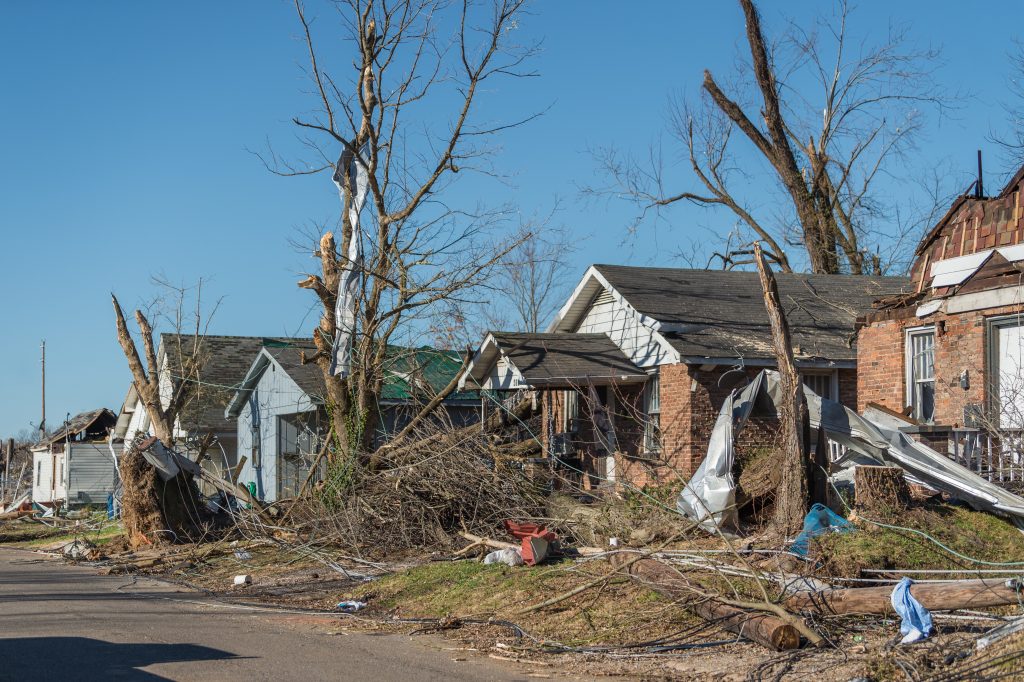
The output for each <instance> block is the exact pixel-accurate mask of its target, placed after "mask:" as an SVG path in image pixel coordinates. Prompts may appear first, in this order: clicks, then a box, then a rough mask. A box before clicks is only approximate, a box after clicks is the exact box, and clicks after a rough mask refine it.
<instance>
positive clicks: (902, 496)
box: [854, 466, 910, 513]
mask: <svg viewBox="0 0 1024 682" xmlns="http://www.w3.org/2000/svg"><path fill="white" fill-rule="evenodd" d="M854 494H855V495H856V500H857V501H856V506H857V508H858V509H863V510H865V511H871V512H882V513H885V512H891V511H898V510H901V509H906V508H907V507H908V506H909V505H910V488H908V487H907V479H906V478H905V477H904V476H903V469H900V468H899V467H885V466H858V467H857V468H855V469H854Z"/></svg>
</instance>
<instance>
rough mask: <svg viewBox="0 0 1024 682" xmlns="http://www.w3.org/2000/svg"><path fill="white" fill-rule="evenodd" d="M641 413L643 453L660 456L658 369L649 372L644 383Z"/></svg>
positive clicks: (659, 375)
mask: <svg viewBox="0 0 1024 682" xmlns="http://www.w3.org/2000/svg"><path fill="white" fill-rule="evenodd" d="M643 411H644V430H643V451H644V453H645V454H648V455H658V454H661V449H662V442H661V372H660V371H658V369H655V370H654V371H653V372H649V373H648V374H647V381H646V382H644V389H643ZM652 417H654V419H652Z"/></svg>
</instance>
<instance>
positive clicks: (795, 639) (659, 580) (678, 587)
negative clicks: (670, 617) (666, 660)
mask: <svg viewBox="0 0 1024 682" xmlns="http://www.w3.org/2000/svg"><path fill="white" fill-rule="evenodd" d="M610 561H611V562H612V565H613V566H624V564H625V563H627V562H628V561H629V559H628V558H627V557H626V556H624V555H613V556H612V557H611V559H610ZM624 568H625V570H626V571H627V572H628V573H629V575H630V576H631V577H632V578H634V579H635V580H637V582H639V583H641V584H643V585H644V586H646V587H649V588H650V589H652V590H654V591H655V592H657V593H659V594H662V595H664V596H666V597H669V598H670V599H680V598H683V599H685V604H684V606H685V608H687V609H688V610H690V611H692V612H693V613H695V614H697V615H698V616H700V617H701V618H704V619H705V620H708V621H711V622H713V623H715V624H716V625H717V626H719V627H721V628H722V629H724V630H728V631H729V632H735V633H738V634H741V635H743V636H744V637H746V638H747V639H750V640H752V641H754V642H757V643H758V644H761V645H763V646H766V647H768V648H770V649H774V650H777V651H781V650H786V649H796V648H798V647H799V646H800V633H799V631H798V630H797V629H796V628H795V627H793V626H792V625H790V624H789V623H786V622H785V621H783V620H782V619H781V618H778V617H776V616H773V615H771V614H768V613H759V612H752V611H747V610H744V609H740V608H737V607H735V606H730V605H728V604H724V603H722V602H719V601H715V600H713V599H712V600H706V599H702V598H700V597H699V596H697V595H695V594H694V592H693V591H692V590H690V589H689V588H688V586H687V585H686V583H685V581H684V580H682V578H680V577H679V574H678V572H676V571H675V570H674V569H673V568H672V567H670V566H666V565H665V564H663V563H661V562H660V561H658V560H656V559H640V560H637V561H634V562H633V563H632V565H630V566H628V567H625V566H624Z"/></svg>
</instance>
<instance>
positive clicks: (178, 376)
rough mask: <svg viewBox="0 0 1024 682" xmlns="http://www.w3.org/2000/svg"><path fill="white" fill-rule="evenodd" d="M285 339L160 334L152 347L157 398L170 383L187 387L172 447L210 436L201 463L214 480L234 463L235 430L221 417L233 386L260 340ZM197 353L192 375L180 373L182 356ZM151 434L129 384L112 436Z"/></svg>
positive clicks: (122, 438)
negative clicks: (156, 368)
mask: <svg viewBox="0 0 1024 682" xmlns="http://www.w3.org/2000/svg"><path fill="white" fill-rule="evenodd" d="M287 341H290V339H268V338H265V337H262V336H213V335H207V336H202V337H200V339H199V342H198V344H197V343H196V341H195V338H194V337H193V336H191V335H183V334H161V335H160V343H159V347H158V348H157V363H158V365H159V368H160V385H161V387H164V386H166V390H162V391H161V395H162V399H163V400H164V401H167V400H169V396H170V395H171V393H172V386H174V385H175V384H177V383H178V382H181V381H189V382H191V383H192V385H193V389H192V392H191V394H190V397H189V398H188V401H187V403H186V405H185V408H184V410H183V411H182V413H181V414H180V415H179V416H178V419H177V422H176V424H175V439H176V441H177V446H178V447H179V448H182V449H185V450H193V451H195V450H196V449H197V448H198V444H199V442H200V440H201V439H202V438H204V437H206V436H213V440H212V441H211V442H210V444H209V447H208V448H207V451H206V457H204V461H203V466H204V467H205V468H207V469H209V470H211V472H213V473H214V474H216V475H217V476H218V478H222V477H223V473H224V472H225V471H227V470H229V469H233V468H234V467H235V466H237V464H238V448H237V442H236V429H235V424H234V422H233V421H231V420H229V419H227V418H226V417H225V416H224V408H225V407H226V406H227V404H228V402H229V401H230V399H231V397H232V395H233V394H234V391H235V388H236V387H237V386H238V385H239V384H240V383H241V382H242V379H243V378H245V375H246V372H247V371H248V370H249V366H250V365H251V364H252V358H253V356H255V355H256V354H257V353H258V352H259V350H260V349H261V348H262V347H263V345H264V344H266V343H282V342H287ZM194 353H198V354H199V355H200V356H201V358H200V362H199V369H198V372H197V375H196V376H193V377H183V376H182V373H183V372H182V369H181V368H182V367H184V366H185V364H186V363H185V362H184V358H186V357H189V356H191V355H193V354H194ZM140 433H141V434H151V433H152V431H151V429H150V421H149V417H148V416H147V415H146V408H145V406H144V405H143V404H142V401H141V400H140V398H139V394H138V391H136V389H135V386H134V384H133V385H131V386H130V387H129V388H128V395H127V396H126V397H125V400H124V404H123V405H122V407H121V411H120V413H119V414H118V416H117V425H116V427H115V429H114V437H115V438H116V439H118V440H120V441H123V442H131V441H132V439H134V438H135V436H136V435H138V434H140Z"/></svg>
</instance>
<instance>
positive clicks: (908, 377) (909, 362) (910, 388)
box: [903, 325, 938, 424]
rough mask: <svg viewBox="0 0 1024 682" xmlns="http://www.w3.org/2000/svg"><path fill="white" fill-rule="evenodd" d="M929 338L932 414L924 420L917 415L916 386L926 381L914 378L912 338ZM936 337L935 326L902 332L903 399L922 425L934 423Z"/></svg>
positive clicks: (936, 384) (912, 328)
mask: <svg viewBox="0 0 1024 682" xmlns="http://www.w3.org/2000/svg"><path fill="white" fill-rule="evenodd" d="M924 336H930V337H931V338H932V345H931V354H932V362H931V368H932V376H931V380H930V381H931V384H932V413H931V415H930V416H929V417H928V418H925V417H924V416H923V415H920V413H919V406H918V404H917V385H918V384H919V383H927V381H920V380H918V379H916V378H915V371H914V369H915V366H916V365H915V362H914V338H915V337H924ZM937 338H938V336H937V335H936V333H935V325H922V326H918V327H909V328H907V329H905V330H904V331H903V357H904V361H903V362H904V388H905V390H904V392H903V393H904V399H905V400H906V403H905V404H906V405H908V406H910V407H911V415H912V416H913V417H914V419H916V420H918V421H919V422H921V423H924V424H934V423H935V389H936V387H937V386H938V382H937V381H936V377H935V341H936V339H937Z"/></svg>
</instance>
